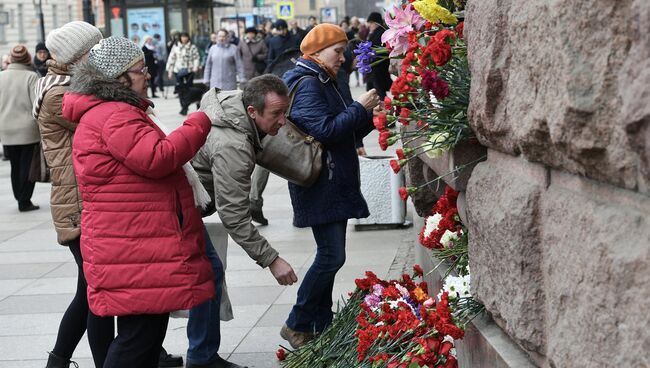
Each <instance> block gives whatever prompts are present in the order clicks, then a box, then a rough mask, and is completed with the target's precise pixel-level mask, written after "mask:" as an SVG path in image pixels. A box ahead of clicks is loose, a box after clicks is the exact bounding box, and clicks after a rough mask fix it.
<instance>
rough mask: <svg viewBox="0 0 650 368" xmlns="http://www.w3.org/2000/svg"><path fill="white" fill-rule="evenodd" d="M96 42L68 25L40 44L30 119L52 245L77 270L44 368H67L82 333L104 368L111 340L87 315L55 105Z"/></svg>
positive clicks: (73, 192) (67, 139)
mask: <svg viewBox="0 0 650 368" xmlns="http://www.w3.org/2000/svg"><path fill="white" fill-rule="evenodd" d="M101 39H102V34H101V32H100V31H99V29H97V28H96V27H95V26H93V25H91V24H89V23H86V22H81V21H75V22H70V23H67V24H66V25H64V26H63V27H61V28H57V29H55V30H53V31H51V32H50V33H49V34H48V35H47V39H46V40H45V44H46V45H47V46H48V49H50V50H51V51H52V59H51V60H48V61H47V65H48V67H49V72H48V74H47V75H46V76H45V77H44V78H41V79H39V80H38V82H37V87H36V101H35V103H34V117H36V118H37V119H38V127H39V129H40V132H41V146H42V147H43V153H44V156H45V161H46V162H47V166H48V167H49V168H50V175H51V181H52V188H51V193H50V208H51V210H52V220H53V222H54V229H55V230H56V234H57V241H58V242H59V244H61V245H63V246H67V247H68V249H69V250H70V253H72V256H73V257H74V260H75V263H76V264H77V290H76V292H75V295H74V298H73V299H72V301H71V302H70V305H69V306H68V308H67V309H66V311H65V313H64V314H63V318H62V319H61V323H60V324H59V330H58V333H57V337H56V342H55V344H54V349H52V351H51V352H50V353H49V357H48V361H47V366H46V368H67V367H69V365H70V363H71V362H70V358H71V357H72V354H73V353H74V351H75V349H76V347H77V345H78V344H79V341H80V340H81V338H82V337H83V335H84V333H85V332H86V331H87V332H88V344H89V345H90V350H91V352H92V355H93V360H94V362H95V366H96V367H101V366H103V365H104V360H105V359H106V354H107V353H108V347H109V346H110V343H111V341H113V336H114V321H113V318H112V317H98V316H96V315H95V314H93V313H92V312H90V311H89V309H88V299H87V296H86V288H87V286H88V284H87V283H86V278H85V276H84V273H83V255H82V254H81V248H80V237H81V208H82V201H81V198H80V197H79V192H78V188H77V179H76V178H75V175H74V169H73V167H72V141H73V138H74V132H75V128H76V124H74V123H72V122H70V121H68V120H66V119H65V118H64V117H63V115H62V111H61V110H62V106H61V101H62V99H63V95H64V93H65V92H66V91H67V90H68V88H69V86H70V77H71V75H72V69H73V67H74V65H75V64H76V63H77V62H79V61H81V60H82V59H83V58H84V57H85V56H86V55H87V54H88V51H90V49H91V48H92V47H93V46H94V45H96V44H97V43H98V42H99V40H101Z"/></svg>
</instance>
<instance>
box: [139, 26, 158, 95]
mask: <svg viewBox="0 0 650 368" xmlns="http://www.w3.org/2000/svg"><path fill="white" fill-rule="evenodd" d="M142 52H143V53H144V65H146V66H147V69H148V72H149V74H150V75H151V76H152V77H151V79H149V87H150V88H151V98H158V96H156V81H155V79H154V78H153V76H154V75H157V74H158V60H157V59H156V45H155V44H154V43H153V37H151V36H149V35H146V36H144V44H143V45H142Z"/></svg>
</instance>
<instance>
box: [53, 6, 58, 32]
mask: <svg viewBox="0 0 650 368" xmlns="http://www.w3.org/2000/svg"><path fill="white" fill-rule="evenodd" d="M54 28H59V16H58V14H57V9H56V4H52V29H54Z"/></svg>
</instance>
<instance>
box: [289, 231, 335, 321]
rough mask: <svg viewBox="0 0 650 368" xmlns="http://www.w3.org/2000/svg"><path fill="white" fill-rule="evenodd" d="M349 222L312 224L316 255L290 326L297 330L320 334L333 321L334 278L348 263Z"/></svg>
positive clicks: (293, 311)
mask: <svg viewBox="0 0 650 368" xmlns="http://www.w3.org/2000/svg"><path fill="white" fill-rule="evenodd" d="M347 224H348V221H347V220H345V221H339V222H333V223H329V224H324V225H317V226H312V228H311V230H312V232H313V233H314V239H315V240H316V246H317V248H316V258H315V259H314V263H312V265H311V267H309V270H308V271H307V274H306V275H305V278H304V279H303V280H302V283H301V284H300V288H299V289H298V298H297V301H296V304H295V305H294V306H293V308H292V309H291V313H289V318H288V319H287V326H288V327H289V328H291V329H292V330H295V331H301V332H312V333H320V332H323V330H325V328H326V327H327V326H328V325H329V324H330V323H331V322H332V317H333V316H334V314H333V313H332V290H333V288H334V278H335V276H336V272H338V270H339V269H341V267H343V264H344V263H345V231H346V228H347Z"/></svg>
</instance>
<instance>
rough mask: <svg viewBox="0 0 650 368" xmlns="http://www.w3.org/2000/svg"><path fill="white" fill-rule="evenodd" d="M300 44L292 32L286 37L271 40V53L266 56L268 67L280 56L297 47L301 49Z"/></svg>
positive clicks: (278, 36) (274, 37) (275, 37)
mask: <svg viewBox="0 0 650 368" xmlns="http://www.w3.org/2000/svg"><path fill="white" fill-rule="evenodd" d="M299 46H300V44H299V43H298V41H297V40H296V38H295V37H293V36H292V35H291V32H287V35H286V36H280V35H277V36H273V37H271V38H270V39H269V52H268V54H267V55H266V65H271V63H272V62H273V60H275V58H277V57H278V56H280V55H281V54H282V53H283V52H285V51H286V50H289V49H293V48H295V47H299Z"/></svg>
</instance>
